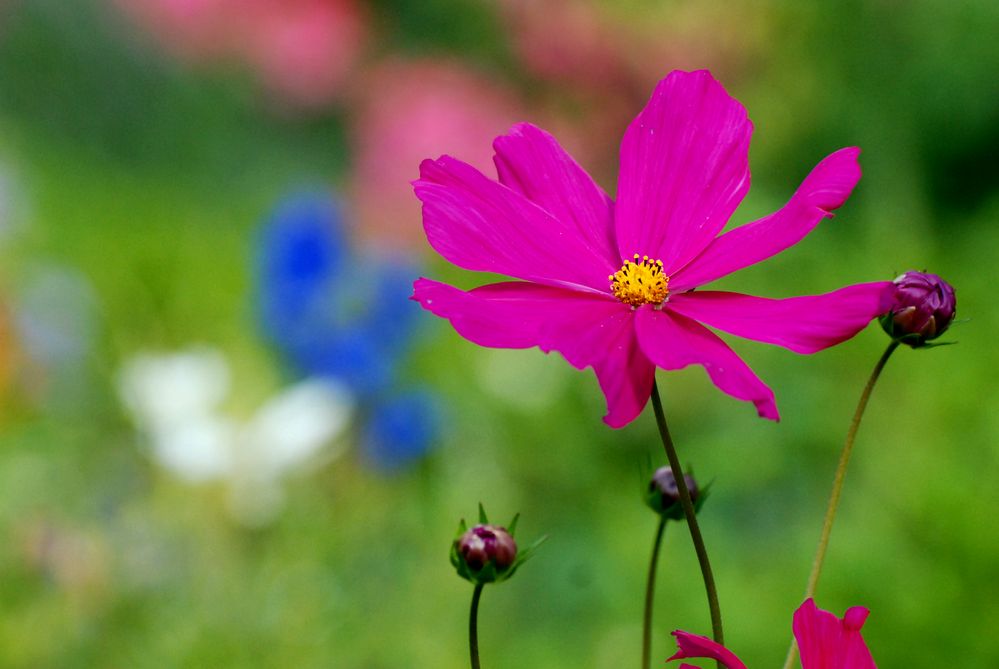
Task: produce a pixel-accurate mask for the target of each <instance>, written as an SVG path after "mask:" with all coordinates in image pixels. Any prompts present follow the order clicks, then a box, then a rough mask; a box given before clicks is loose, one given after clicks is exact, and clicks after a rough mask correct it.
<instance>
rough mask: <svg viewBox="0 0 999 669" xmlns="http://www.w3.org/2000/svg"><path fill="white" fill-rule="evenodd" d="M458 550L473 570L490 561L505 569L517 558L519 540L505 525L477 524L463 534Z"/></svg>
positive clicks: (500, 569)
mask: <svg viewBox="0 0 999 669" xmlns="http://www.w3.org/2000/svg"><path fill="white" fill-rule="evenodd" d="M458 552H459V553H461V556H462V558H463V559H464V560H465V564H467V565H468V566H469V567H470V568H471V569H472V570H473V571H481V570H482V568H483V567H485V566H486V564H487V563H489V562H492V564H493V566H495V567H496V571H503V570H504V569H507V568H509V567H510V565H512V564H513V561H514V560H515V559H516V558H517V542H516V541H514V540H513V537H511V536H510V534H509V532H507V531H506V528H505V527H499V526H497V525H476V526H475V527H473V528H472V529H470V530H469V531H467V532H465V533H464V534H463V535H461V538H460V539H459V540H458Z"/></svg>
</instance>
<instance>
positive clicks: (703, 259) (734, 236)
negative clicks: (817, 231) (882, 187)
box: [670, 147, 860, 290]
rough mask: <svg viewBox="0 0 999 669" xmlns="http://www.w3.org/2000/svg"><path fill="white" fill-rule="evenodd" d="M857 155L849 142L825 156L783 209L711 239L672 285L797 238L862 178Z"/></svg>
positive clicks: (710, 275)
mask: <svg viewBox="0 0 999 669" xmlns="http://www.w3.org/2000/svg"><path fill="white" fill-rule="evenodd" d="M859 155H860V149H858V148H856V147H849V148H846V149H840V150H839V151H837V152H835V153H833V154H831V155H829V156H827V157H826V158H825V159H824V160H823V161H822V162H820V163H819V164H818V165H816V166H815V169H813V170H812V172H811V174H809V175H808V176H807V177H806V178H805V181H804V182H802V184H801V186H799V187H798V190H797V191H795V193H794V195H793V196H791V199H790V200H789V201H788V203H787V204H786V205H784V207H783V208H782V209H780V210H778V211H776V212H774V213H772V214H770V215H769V216H767V217H765V218H761V219H759V220H758V221H753V222H752V223H747V224H746V225H743V226H741V227H738V228H735V229H734V230H729V231H728V232H726V233H725V234H723V235H722V236H721V237H718V238H717V239H715V240H714V241H713V242H712V243H711V245H710V246H708V247H707V248H706V249H704V252H703V253H702V254H701V255H699V256H698V257H697V258H695V259H694V260H693V261H692V262H691V263H690V264H689V265H687V266H686V267H684V268H682V269H681V270H680V271H678V272H676V275H675V276H673V277H671V280H670V287H671V288H674V289H675V290H687V289H689V288H695V287H697V286H703V285H704V284H706V283H708V282H709V281H713V280H715V279H717V278H719V277H723V276H725V275H726V274H731V273H732V272H734V271H736V270H739V269H742V268H743V267H748V266H749V265H752V264H754V263H758V262H760V261H761V260H766V259H767V258H769V257H770V256H772V255H775V254H777V253H780V252H781V251H783V250H784V249H786V248H788V247H790V246H794V245H795V244H797V243H798V242H800V241H801V240H802V239H803V238H804V237H805V235H807V234H808V233H809V232H811V231H812V229H813V228H814V227H815V226H816V225H818V224H819V221H821V220H822V219H823V218H828V217H831V216H832V213H831V212H832V211H833V210H834V209H838V208H839V207H840V206H841V205H842V204H843V203H844V202H846V199H847V198H848V197H850V193H852V192H853V187H854V186H856V185H857V181H859V180H860V164H859V163H858V162H857V157H858V156H859Z"/></svg>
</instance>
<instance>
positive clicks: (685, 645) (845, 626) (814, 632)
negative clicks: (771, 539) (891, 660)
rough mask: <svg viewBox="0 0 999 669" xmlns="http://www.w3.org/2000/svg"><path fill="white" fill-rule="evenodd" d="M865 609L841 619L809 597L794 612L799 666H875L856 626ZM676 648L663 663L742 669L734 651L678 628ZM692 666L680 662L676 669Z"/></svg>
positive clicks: (826, 668) (853, 668) (813, 668)
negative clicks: (697, 661) (700, 661)
mask: <svg viewBox="0 0 999 669" xmlns="http://www.w3.org/2000/svg"><path fill="white" fill-rule="evenodd" d="M868 613H869V611H868V610H867V609H865V608H863V607H861V606H854V607H852V608H850V609H847V611H846V613H845V614H844V615H843V618H842V619H840V618H837V617H836V616H835V615H833V614H832V613H829V612H828V611H823V610H822V609H820V608H818V607H817V606H815V602H814V601H813V600H812V599H807V600H805V603H804V604H802V605H801V606H800V607H798V610H797V611H795V612H794V625H793V629H794V638H795V639H797V641H798V650H799V651H800V652H801V666H802V669H877V667H876V665H875V664H874V659H873V658H871V652H870V651H869V650H868V649H867V644H866V643H865V642H864V637H863V636H862V635H861V633H860V628H861V627H863V626H864V621H865V620H867V614H868ZM673 636H675V637H676V642H677V645H678V646H679V650H678V651H677V652H676V654H675V655H673V656H672V657H671V658H669V660H667V662H670V661H672V660H686V659H690V658H708V659H712V660H716V661H718V662H720V663H721V664H722V666H724V667H726V669H746V665H745V664H743V663H742V661H741V660H740V659H739V658H738V657H736V656H735V654H734V653H733V652H732V651H730V650H728V649H727V648H725V647H724V646H722V645H721V644H718V643H715V642H714V641H712V640H711V639H709V638H708V637H706V636H701V635H699V634H690V633H689V632H681V631H679V630H677V631H675V632H673ZM685 668H686V669H696V667H693V666H692V665H689V664H686V663H684V664H681V665H680V669H685Z"/></svg>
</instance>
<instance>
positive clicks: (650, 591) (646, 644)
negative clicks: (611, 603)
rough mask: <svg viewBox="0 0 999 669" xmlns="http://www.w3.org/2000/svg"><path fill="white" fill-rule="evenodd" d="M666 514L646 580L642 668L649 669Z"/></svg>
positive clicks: (657, 533) (657, 534) (653, 546)
mask: <svg viewBox="0 0 999 669" xmlns="http://www.w3.org/2000/svg"><path fill="white" fill-rule="evenodd" d="M667 520H668V518H667V517H666V516H660V517H659V527H658V528H656V538H655V541H654V542H653V543H652V559H651V560H650V561H649V576H648V578H647V579H646V581H645V614H644V615H643V616H642V669H649V666H650V663H651V661H652V599H653V597H654V596H655V593H656V568H657V567H658V565H659V549H660V547H661V546H662V543H663V532H664V531H665V530H666V521H667Z"/></svg>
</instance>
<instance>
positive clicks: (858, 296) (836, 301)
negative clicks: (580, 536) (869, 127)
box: [410, 71, 891, 427]
mask: <svg viewBox="0 0 999 669" xmlns="http://www.w3.org/2000/svg"><path fill="white" fill-rule="evenodd" d="M410 131H411V132H414V133H415V132H418V131H417V130H416V129H414V128H410ZM751 132H752V123H750V121H749V119H748V118H747V116H746V111H745V109H743V107H742V105H741V104H739V102H738V101H737V100H735V99H733V98H732V97H730V96H729V95H728V93H726V92H725V89H724V88H722V86H721V84H719V83H718V82H717V81H715V80H714V78H712V76H711V75H710V73H708V72H706V71H699V72H681V71H674V72H672V73H671V74H670V75H669V76H668V77H667V78H666V79H664V80H663V81H661V82H660V83H659V85H658V86H657V87H656V89H655V91H654V92H653V94H652V98H651V100H650V101H649V103H648V105H647V106H646V107H645V109H644V110H642V112H641V113H640V114H639V115H638V117H637V118H636V119H635V120H634V121H633V122H632V124H631V126H630V127H629V128H628V130H627V132H626V133H625V136H624V140H623V142H622V145H621V174H620V180H619V184H618V199H617V202H616V203H615V202H614V201H612V200H611V199H610V198H609V197H608V196H607V194H606V193H604V191H603V190H602V189H601V188H600V187H599V186H598V185H597V184H596V183H595V182H594V181H593V180H592V179H591V178H590V176H589V175H588V174H587V173H586V172H584V171H583V169H582V168H581V167H580V166H579V165H578V164H577V163H576V162H575V161H574V160H573V159H572V158H571V157H570V156H569V154H568V153H566V152H565V150H564V149H563V148H562V147H561V146H559V144H558V142H557V141H556V140H555V138H554V137H552V136H551V135H549V134H548V133H546V132H544V131H543V130H541V129H539V128H537V127H535V126H533V125H529V124H519V125H517V126H514V128H513V129H512V130H511V131H510V132H509V134H507V135H504V136H501V137H498V138H497V139H496V141H495V142H494V143H493V147H494V149H495V152H496V155H495V157H494V162H495V164H496V170H497V174H498V177H499V181H498V182H496V181H493V180H492V179H490V178H489V177H487V176H485V175H484V174H482V172H480V171H479V170H477V169H476V168H474V167H473V166H471V165H469V164H467V163H464V162H461V161H459V160H457V159H455V158H452V157H450V156H446V155H445V156H442V157H441V158H439V159H437V160H425V161H423V163H422V164H421V165H420V179H419V180H417V181H416V182H414V187H415V191H416V195H417V197H418V198H419V199H420V200H421V201H422V202H423V226H424V230H425V232H426V235H427V239H428V240H429V242H430V244H431V246H433V247H434V249H435V250H436V251H437V252H438V253H440V254H441V255H442V256H443V257H444V258H446V259H447V260H449V261H450V262H452V263H454V264H455V265H458V266H459V267H463V268H465V269H469V270H474V271H486V272H495V273H499V274H506V275H508V276H512V277H516V278H518V279H523V281H515V282H506V283H495V284H490V285H487V286H482V287H480V288H476V289H475V290H472V291H470V292H465V291H462V290H458V289H457V288H454V287H452V286H449V285H446V284H443V283H438V282H436V281H431V280H429V279H419V280H418V281H417V282H416V283H415V286H414V287H415V292H414V295H413V299H415V300H417V301H419V302H420V303H421V304H422V306H423V307H424V308H425V309H427V310H429V311H431V312H433V313H434V314H436V315H438V316H440V317H442V318H447V319H448V320H450V321H451V324H452V325H453V326H454V328H455V330H457V331H458V333H459V334H460V335H462V336H463V337H465V338H466V339H468V340H470V341H472V342H474V343H477V344H479V345H482V346H489V347H494V348H529V347H532V346H538V347H539V348H541V350H543V351H545V352H549V351H559V352H560V353H561V354H562V355H563V356H564V357H565V358H566V360H568V361H569V363H570V364H572V365H573V366H574V367H577V368H579V369H582V368H585V367H592V368H593V369H594V371H595V373H596V376H597V380H598V381H599V383H600V387H601V389H602V390H603V393H604V395H605V397H606V399H607V410H608V413H607V415H606V416H605V417H604V421H605V422H606V423H608V424H609V425H611V426H612V427H622V426H624V425H626V424H627V423H629V422H631V421H632V420H633V419H634V418H635V417H636V416H637V415H638V414H639V413H640V412H641V411H642V408H643V407H644V406H645V404H646V403H647V402H648V399H649V396H650V394H651V391H652V385H653V382H654V379H655V370H656V367H661V368H662V369H667V370H673V369H681V368H683V367H687V366H689V365H692V364H697V365H702V366H703V367H704V368H705V370H706V371H707V373H708V375H709V376H710V378H711V380H712V382H714V384H715V385H716V386H717V387H718V388H719V389H721V390H722V391H724V392H726V393H728V394H729V395H731V396H733V397H736V398H738V399H741V400H747V401H751V402H753V404H755V405H756V408H757V411H758V412H759V414H760V416H762V417H765V418H770V419H773V420H777V418H778V413H777V406H776V404H775V402H774V395H773V391H771V390H770V388H768V387H767V386H766V385H765V384H764V383H763V382H762V381H761V380H760V379H759V378H758V377H757V376H756V375H755V374H754V373H753V371H752V370H751V369H750V368H749V366H748V365H746V363H745V362H743V361H742V360H741V359H740V358H739V357H738V356H737V355H736V354H735V352H734V351H732V349H730V348H729V347H728V346H727V345H726V344H725V342H723V341H722V340H721V339H720V338H719V337H718V336H716V335H715V334H713V333H712V332H711V331H710V330H708V329H707V328H706V327H704V324H706V325H709V326H711V327H714V328H718V329H720V330H724V331H726V332H729V333H731V334H734V335H737V336H740V337H745V338H747V339H753V340H756V341H762V342H766V343H770V344H777V345H779V346H784V347H785V348H788V349H790V350H792V351H795V352H798V353H814V352H816V351H819V350H822V349H824V348H826V347H828V346H832V345H833V344H837V343H839V342H842V341H844V340H846V339H848V338H850V337H852V336H853V335H855V334H856V333H857V332H858V331H860V330H861V329H862V328H863V327H864V326H866V325H867V323H868V322H869V321H870V320H871V319H872V318H873V317H875V316H877V315H879V314H880V313H882V311H883V310H884V309H883V307H884V305H883V297H884V294H885V291H886V290H887V289H888V287H889V286H890V285H891V284H890V283H889V282H887V281H883V282H877V283H867V284H860V285H854V286H847V287H846V288H842V289H840V290H837V291H835V292H832V293H827V294H824V295H816V296H807V297H795V298H790V299H784V300H773V299H765V298H759V297H752V296H749V295H742V294H738V293H729V292H718V291H697V292H694V289H695V288H698V287H700V286H702V285H704V284H705V283H708V282H710V281H713V280H714V279H717V278H720V277H723V276H726V275H728V274H730V273H732V272H735V271H736V270H739V269H742V268H744V267H747V266H749V265H752V264H755V263H757V262H760V261H762V260H765V259H766V258H769V257H770V256H772V255H774V254H776V253H779V252H780V251H783V250H784V249H786V248H788V247H790V246H792V245H794V244H796V243H797V242H799V241H800V240H801V239H802V238H803V237H804V236H805V235H807V234H808V233H809V232H810V231H811V230H812V229H813V228H814V227H815V226H816V225H817V224H818V223H819V222H820V221H821V220H822V219H824V218H827V217H829V216H831V212H832V210H834V209H836V208H838V207H839V206H840V205H842V204H843V202H845V201H846V199H847V198H848V197H849V195H850V193H851V191H852V190H853V187H854V186H855V185H856V183H857V181H858V179H859V178H860V166H859V165H858V164H857V156H858V154H859V149H856V148H846V149H841V150H839V151H837V152H835V153H833V154H832V155H830V156H828V157H827V158H825V159H824V160H823V161H822V162H820V163H819V165H818V166H817V167H816V168H815V169H814V170H813V171H812V173H811V174H809V175H808V177H807V178H806V179H805V181H804V182H803V183H802V185H801V186H800V187H799V188H798V190H797V191H796V192H795V193H794V195H793V196H792V197H791V199H790V200H789V201H788V203H787V204H786V205H785V206H784V207H783V208H782V209H780V210H778V211H777V212H775V213H773V214H771V215H769V216H766V217H764V218H762V219H760V220H757V221H754V222H752V223H749V224H748V225H744V226H742V227H740V228H736V229H734V230H731V231H729V232H726V233H725V234H722V235H720V236H719V233H720V232H721V230H722V228H724V227H725V225H726V223H727V222H728V219H729V217H730V216H731V215H732V213H733V212H734V211H735V209H736V207H737V206H738V205H739V203H740V202H741V201H742V199H743V197H744V196H745V194H746V192H747V191H748V190H749V139H750V135H751ZM702 323H703V324H702Z"/></svg>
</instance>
